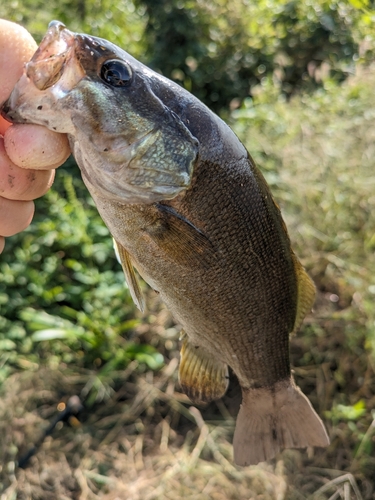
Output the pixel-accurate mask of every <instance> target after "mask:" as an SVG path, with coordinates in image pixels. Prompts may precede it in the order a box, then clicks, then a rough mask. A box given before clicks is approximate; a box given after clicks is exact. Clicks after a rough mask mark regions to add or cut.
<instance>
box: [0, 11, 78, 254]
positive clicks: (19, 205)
mask: <svg viewBox="0 0 375 500" xmlns="http://www.w3.org/2000/svg"><path fill="white" fill-rule="evenodd" d="M36 49H37V44H36V42H35V41H34V39H33V38H32V36H31V35H30V33H28V32H27V31H26V30H25V29H24V28H22V27H21V26H19V25H17V24H14V23H11V22H10V21H5V20H3V19H0V107H1V105H2V103H3V102H4V101H5V100H6V99H7V98H8V97H9V95H10V93H11V91H12V89H13V87H14V85H15V84H16V82H17V80H18V79H19V78H20V77H21V75H22V71H23V66H24V63H25V62H27V61H29V60H30V58H31V56H32V55H33V53H34V52H35V50H36ZM69 154H70V149H69V144H68V140H67V137H66V135H64V134H57V133H56V132H52V131H50V130H48V129H46V128H45V127H41V126H39V125H21V124H20V125H18V124H17V125H11V124H10V123H9V122H7V121H6V120H5V119H4V118H2V117H1V116H0V253H1V252H2V250H3V249H4V244H5V239H4V237H5V236H12V235H13V234H16V233H18V232H20V231H23V230H24V229H25V228H26V227H27V226H28V225H29V224H30V222H31V220H32V217H33V215H34V202H33V201H32V200H34V199H35V198H39V197H40V196H42V195H43V194H45V193H46V191H48V189H49V188H50V187H51V185H52V183H53V179H54V174H55V171H54V169H55V168H57V167H58V166H59V165H61V164H62V163H64V161H65V160H66V159H67V158H68V156H69Z"/></svg>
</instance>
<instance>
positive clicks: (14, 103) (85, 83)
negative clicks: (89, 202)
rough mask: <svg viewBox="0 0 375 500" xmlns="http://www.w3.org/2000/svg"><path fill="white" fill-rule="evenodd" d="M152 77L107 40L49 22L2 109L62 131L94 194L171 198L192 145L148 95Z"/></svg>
mask: <svg viewBox="0 0 375 500" xmlns="http://www.w3.org/2000/svg"><path fill="white" fill-rule="evenodd" d="M155 79H158V75H157V74H156V73H154V72H153V71H152V70H150V69H149V68H147V67H146V66H144V65H143V64H141V63H140V62H138V61H137V60H136V59H134V58H133V57H132V56H130V55H129V54H127V53H126V52H125V51H123V50H122V49H120V48H119V47H117V46H115V45H114V44H112V43H110V42H108V41H106V40H103V39H100V38H96V37H93V36H89V35H85V34H79V33H73V32H71V31H69V30H68V29H67V28H66V27H65V26H64V25H63V24H62V23H60V22H58V21H53V22H51V23H50V25H49V28H48V31H47V34H46V35H45V37H44V38H43V40H42V42H41V44H40V46H39V48H38V49H37V51H36V53H35V54H34V56H33V58H32V59H31V61H30V62H29V63H27V64H26V65H25V69H24V73H23V75H22V77H21V79H20V80H19V81H18V83H17V84H16V86H15V88H14V90H13V92H12V94H11V95H10V97H9V99H8V100H7V101H6V102H5V103H4V105H3V108H2V114H3V116H5V118H6V119H8V120H10V121H13V122H15V123H34V124H40V125H44V126H46V127H47V128H49V129H51V130H55V131H56V132H61V133H67V134H68V137H69V141H70V144H71V148H72V152H73V154H74V156H75V158H76V160H77V163H78V165H79V167H80V169H81V171H82V176H83V179H84V181H85V183H86V185H87V187H88V188H89V190H90V191H91V193H92V194H93V195H94V198H95V195H98V196H102V197H104V198H106V199H110V200H113V201H117V202H120V203H153V202H156V201H161V200H165V199H171V198H174V197H175V196H177V195H178V194H179V193H180V192H181V191H183V190H186V189H188V188H189V186H190V184H191V179H192V173H193V168H194V164H195V162H196V159H197V155H198V149H199V143H198V140H197V139H196V138H195V137H194V136H193V135H192V134H191V132H190V131H189V130H188V128H187V127H186V126H185V125H184V123H183V122H182V121H181V119H180V118H179V117H178V116H177V115H176V113H175V112H173V111H172V110H171V109H169V108H168V106H167V105H165V104H164V103H163V102H162V101H161V100H160V98H159V97H158V96H157V95H156V94H155V92H154V91H153V82H154V81H155ZM159 80H160V79H159ZM164 84H165V85H166V86H168V80H166V79H164Z"/></svg>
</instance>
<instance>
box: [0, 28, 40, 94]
mask: <svg viewBox="0 0 375 500" xmlns="http://www.w3.org/2000/svg"><path fill="white" fill-rule="evenodd" d="M0 47H1V50H0V82H1V86H0V103H2V102H3V101H5V99H7V98H8V97H9V95H10V93H11V91H12V89H13V87H14V85H15V84H16V82H17V80H18V79H19V78H20V77H21V75H22V71H23V65H24V63H25V62H27V61H29V60H30V59H31V56H32V55H33V54H34V52H35V51H36V49H37V44H36V42H35V40H34V39H33V37H32V36H31V35H30V33H29V32H28V31H27V30H25V28H23V27H22V26H19V25H18V24H15V23H12V22H10V21H6V20H4V19H0Z"/></svg>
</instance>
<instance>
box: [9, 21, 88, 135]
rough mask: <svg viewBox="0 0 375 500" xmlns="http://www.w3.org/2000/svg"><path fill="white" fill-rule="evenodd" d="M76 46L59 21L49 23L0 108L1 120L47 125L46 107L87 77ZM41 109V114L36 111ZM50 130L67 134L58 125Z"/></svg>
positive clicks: (49, 106) (73, 35)
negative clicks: (31, 104) (32, 105)
mask: <svg viewBox="0 0 375 500" xmlns="http://www.w3.org/2000/svg"><path fill="white" fill-rule="evenodd" d="M76 46H77V40H76V35H75V34H74V33H72V32H71V31H69V30H68V29H66V27H65V26H64V24H63V23H61V22H60V21H52V22H51V23H50V24H49V26H48V31H47V33H46V35H45V36H44V38H43V40H42V41H41V43H40V46H39V47H38V49H37V51H36V52H35V54H34V55H33V57H32V59H31V60H30V61H29V62H28V63H26V65H25V69H24V73H23V75H22V76H21V78H20V80H19V81H18V83H17V85H16V88H15V90H14V91H13V92H12V94H11V96H10V97H9V99H8V100H7V101H6V102H5V103H4V104H3V106H2V111H1V114H2V115H3V116H4V118H6V119H7V120H8V121H11V122H16V123H39V124H40V125H46V126H48V125H49V119H48V118H47V119H46V113H45V111H46V108H48V109H53V103H54V102H57V101H58V100H59V99H60V98H61V97H64V95H66V94H67V93H69V92H70V91H71V89H73V88H74V87H75V86H76V85H77V84H78V82H79V81H80V80H82V78H84V77H85V76H86V72H85V70H84V69H83V67H82V65H81V64H80V62H79V59H78V58H77V54H76ZM31 100H32V101H33V102H35V103H38V105H37V106H36V108H32V107H31V106H30V101H31ZM42 109H43V113H41V112H39V111H41V110H42ZM42 115H43V118H42ZM49 128H52V129H53V130H56V131H58V132H67V131H68V130H66V129H65V128H64V127H62V128H60V127H58V126H57V127H56V126H55V127H54V126H51V127H49Z"/></svg>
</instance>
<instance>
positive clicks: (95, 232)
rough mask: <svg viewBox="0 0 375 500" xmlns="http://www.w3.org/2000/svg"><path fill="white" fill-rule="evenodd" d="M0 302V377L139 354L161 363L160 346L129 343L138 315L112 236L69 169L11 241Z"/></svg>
mask: <svg viewBox="0 0 375 500" xmlns="http://www.w3.org/2000/svg"><path fill="white" fill-rule="evenodd" d="M75 168H76V167H75ZM70 170H71V169H70ZM77 193H79V194H78V196H77ZM0 304H1V307H0V347H1V349H0V381H1V379H4V377H6V376H7V374H8V373H9V371H10V370H11V369H12V367H14V366H18V367H22V366H25V367H32V366H33V364H34V365H35V366H38V365H39V364H43V363H47V364H49V365H51V364H52V365H54V364H56V363H59V362H61V361H62V362H65V363H74V364H75V365H76V366H82V367H91V368H93V367H94V368H95V367H99V366H101V365H103V364H105V363H108V362H110V363H111V367H112V369H117V368H121V367H125V366H127V364H128V363H129V361H131V360H133V359H136V360H137V361H139V362H140V363H145V364H146V365H147V366H149V367H151V368H152V369H157V368H159V367H160V366H161V364H162V356H160V355H159V354H157V353H156V351H155V350H154V349H153V348H151V347H150V346H147V345H145V346H141V345H137V344H134V342H132V343H130V342H129V339H130V338H131V335H132V334H131V332H132V329H133V328H134V327H135V326H136V324H137V321H136V320H134V307H133V304H132V301H131V298H130V295H129V292H128V289H127V288H126V286H125V281H124V276H123V271H122V269H121V266H120V265H119V263H118V262H117V260H116V259H115V256H114V250H113V246H112V239H111V237H110V235H109V233H108V230H107V228H106V227H105V226H104V224H103V222H102V220H101V219H100V217H99V215H98V213H97V211H96V208H95V207H94V206H93V202H92V201H91V199H90V197H89V195H88V194H87V193H86V190H85V188H84V186H83V183H82V181H81V179H79V178H78V177H76V176H75V177H72V175H71V173H70V172H69V171H68V170H64V169H62V168H61V169H60V170H59V171H58V175H57V181H56V184H55V187H54V189H53V190H51V191H49V192H48V194H47V195H46V196H45V197H43V198H42V199H40V200H38V201H37V209H36V216H35V219H34V222H33V224H32V226H31V227H30V229H28V230H27V231H26V232H24V233H23V234H22V235H18V236H16V237H14V238H9V239H8V240H7V243H6V250H5V252H4V253H3V254H2V256H1V263H0Z"/></svg>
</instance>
